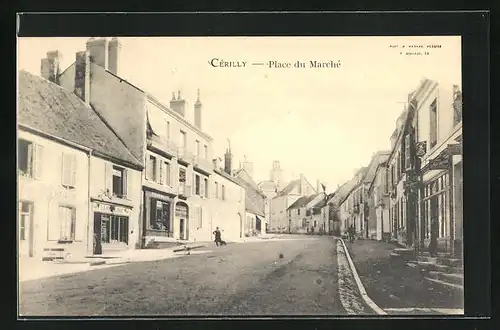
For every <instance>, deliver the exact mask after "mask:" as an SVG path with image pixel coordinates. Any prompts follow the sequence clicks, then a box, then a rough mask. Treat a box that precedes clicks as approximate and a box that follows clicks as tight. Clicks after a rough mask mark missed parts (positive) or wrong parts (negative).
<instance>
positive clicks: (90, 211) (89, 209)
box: [87, 149, 94, 254]
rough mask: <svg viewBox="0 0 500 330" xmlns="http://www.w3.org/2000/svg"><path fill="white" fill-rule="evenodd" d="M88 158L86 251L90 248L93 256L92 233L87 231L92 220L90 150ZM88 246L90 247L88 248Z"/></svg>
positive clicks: (90, 150)
mask: <svg viewBox="0 0 500 330" xmlns="http://www.w3.org/2000/svg"><path fill="white" fill-rule="evenodd" d="M88 152H89V153H88V157H89V162H88V163H89V166H88V173H87V176H88V177H87V180H88V185H87V202H88V214H87V249H89V248H92V254H94V248H93V244H94V235H93V233H90V232H89V230H90V221H91V219H92V217H91V214H92V203H91V202H90V195H91V192H90V186H91V184H90V182H91V179H90V175H91V170H90V169H91V164H92V162H91V159H92V149H89V150H88ZM89 245H90V246H89Z"/></svg>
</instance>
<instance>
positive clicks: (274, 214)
mask: <svg viewBox="0 0 500 330" xmlns="http://www.w3.org/2000/svg"><path fill="white" fill-rule="evenodd" d="M315 193H316V190H315V189H314V187H313V186H312V185H311V184H310V183H309V182H308V181H307V179H306V178H305V176H304V175H303V174H301V175H300V178H299V179H297V180H293V181H291V182H290V183H289V184H288V185H287V186H286V187H285V188H284V189H283V190H281V191H280V192H278V194H277V195H276V196H275V197H274V198H273V199H272V200H271V207H270V208H271V211H270V213H271V217H270V231H273V232H287V231H288V230H289V227H290V224H289V223H288V218H287V209H288V208H289V207H290V206H291V205H292V204H293V203H295V201H296V200H298V199H299V198H300V197H303V196H310V195H312V194H315Z"/></svg>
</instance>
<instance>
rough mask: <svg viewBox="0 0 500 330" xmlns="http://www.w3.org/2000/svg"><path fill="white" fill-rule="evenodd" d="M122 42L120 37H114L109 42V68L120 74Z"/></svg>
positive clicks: (112, 71)
mask: <svg viewBox="0 0 500 330" xmlns="http://www.w3.org/2000/svg"><path fill="white" fill-rule="evenodd" d="M121 49H122V44H121V42H120V41H119V40H118V38H113V39H111V40H110V41H109V43H108V70H109V71H110V72H111V73H114V74H116V75H119V73H120V71H119V64H120V54H121Z"/></svg>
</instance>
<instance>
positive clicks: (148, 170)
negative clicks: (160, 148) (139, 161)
mask: <svg viewBox="0 0 500 330" xmlns="http://www.w3.org/2000/svg"><path fill="white" fill-rule="evenodd" d="M151 170H152V165H151V159H150V158H149V154H146V180H151Z"/></svg>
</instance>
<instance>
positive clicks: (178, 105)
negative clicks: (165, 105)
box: [170, 91, 186, 117]
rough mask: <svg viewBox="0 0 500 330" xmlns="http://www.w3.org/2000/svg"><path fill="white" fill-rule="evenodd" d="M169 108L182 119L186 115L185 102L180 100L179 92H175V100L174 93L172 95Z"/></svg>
mask: <svg viewBox="0 0 500 330" xmlns="http://www.w3.org/2000/svg"><path fill="white" fill-rule="evenodd" d="M170 108H171V109H172V110H174V111H175V112H177V113H178V114H179V115H181V116H182V117H184V115H185V114H186V100H184V99H182V98H181V91H178V92H177V98H175V93H172V100H170Z"/></svg>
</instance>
